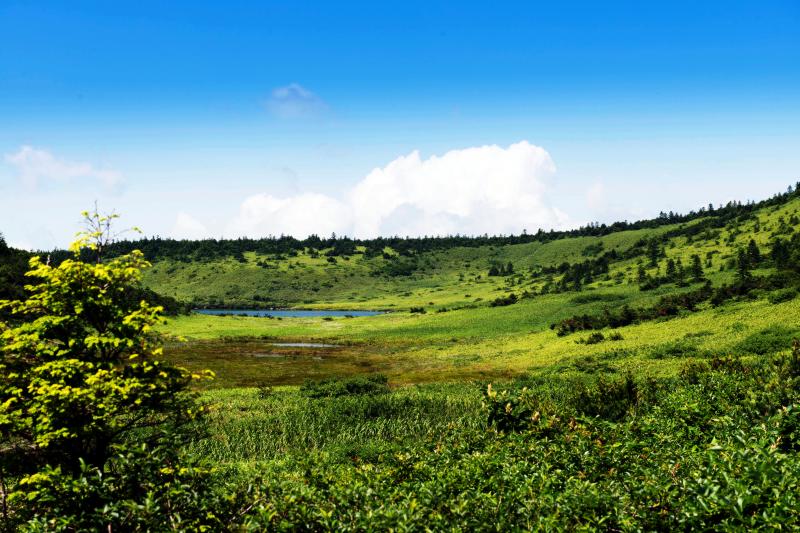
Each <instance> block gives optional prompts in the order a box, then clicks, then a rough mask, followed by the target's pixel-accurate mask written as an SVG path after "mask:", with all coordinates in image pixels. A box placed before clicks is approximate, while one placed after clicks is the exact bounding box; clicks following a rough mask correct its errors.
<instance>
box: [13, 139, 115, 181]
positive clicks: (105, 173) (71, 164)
mask: <svg viewBox="0 0 800 533" xmlns="http://www.w3.org/2000/svg"><path fill="white" fill-rule="evenodd" d="M5 161H6V163H8V164H10V165H12V166H13V167H15V168H16V169H17V173H18V175H19V178H20V180H22V182H23V183H24V184H25V185H27V186H28V187H31V188H36V187H37V186H39V185H40V184H44V183H61V184H67V183H72V182H74V181H75V180H89V181H94V182H96V183H98V184H100V185H101V186H102V187H104V188H106V189H111V190H115V189H118V188H119V187H121V185H122V182H123V176H122V174H121V173H120V172H117V171H116V170H110V169H101V168H96V167H95V166H93V165H91V164H89V163H82V162H75V161H67V160H64V159H59V158H57V157H55V156H54V155H53V154H51V153H50V152H48V151H47V150H41V149H37V148H34V147H32V146H22V147H20V149H19V150H18V151H17V152H16V153H13V154H6V155H5Z"/></svg>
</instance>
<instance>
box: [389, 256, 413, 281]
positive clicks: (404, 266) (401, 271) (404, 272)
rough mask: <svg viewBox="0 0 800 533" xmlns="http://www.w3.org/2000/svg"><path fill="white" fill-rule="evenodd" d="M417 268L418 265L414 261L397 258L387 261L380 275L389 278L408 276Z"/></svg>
mask: <svg viewBox="0 0 800 533" xmlns="http://www.w3.org/2000/svg"><path fill="white" fill-rule="evenodd" d="M418 268H419V264H418V263H417V261H416V260H414V259H407V258H402V257H398V258H393V259H392V260H390V261H387V262H386V264H385V265H384V266H383V270H382V273H383V274H385V275H387V276H391V277H397V276H410V275H411V274H413V273H414V272H416V271H417V269H418Z"/></svg>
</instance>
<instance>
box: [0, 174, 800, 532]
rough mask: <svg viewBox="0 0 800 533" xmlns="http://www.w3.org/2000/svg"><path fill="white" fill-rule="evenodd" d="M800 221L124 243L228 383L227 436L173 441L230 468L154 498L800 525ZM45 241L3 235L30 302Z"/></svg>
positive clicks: (527, 526) (445, 513) (209, 423)
mask: <svg viewBox="0 0 800 533" xmlns="http://www.w3.org/2000/svg"><path fill="white" fill-rule="evenodd" d="M799 216H800V194H799V193H798V192H797V191H796V190H795V189H791V190H790V192H787V193H785V194H782V195H777V196H775V197H773V198H771V199H769V200H767V201H764V202H760V203H758V204H753V203H750V204H744V205H742V204H737V203H731V204H729V205H728V206H726V207H724V208H720V209H708V210H703V211H700V212H696V213H693V214H690V215H687V216H681V215H675V214H666V215H663V216H661V217H659V218H658V219H656V220H652V221H643V222H641V223H635V224H631V225H628V224H620V225H613V226H610V227H604V226H590V227H588V228H580V229H578V230H575V231H574V232H571V233H563V234H553V233H539V234H537V235H533V236H528V235H523V236H507V237H502V236H501V237H478V238H475V239H467V238H461V237H455V238H442V239H387V240H383V239H381V240H374V241H352V240H349V239H343V238H340V239H327V240H322V239H309V240H307V241H297V240H294V239H288V238H282V239H262V240H244V239H242V240H237V241H216V242H214V241H162V240H159V239H152V240H144V241H134V242H122V243H117V244H116V245H114V247H112V249H111V253H112V255H113V254H124V253H126V252H127V251H130V250H132V249H134V248H137V247H141V248H142V250H143V252H144V254H145V256H146V257H147V258H148V259H149V260H150V262H151V263H152V266H151V267H150V268H149V269H147V270H146V271H145V277H144V285H145V286H144V287H143V288H142V287H137V286H135V284H134V286H131V287H127V290H126V291H124V292H122V293H120V294H121V296H120V298H119V300H118V301H115V302H116V305H120V304H121V305H124V306H127V307H137V306H138V305H139V304H138V301H139V300H140V299H146V298H149V299H150V301H151V302H152V303H155V304H161V303H167V304H170V305H171V307H172V308H173V311H174V312H175V315H174V316H171V317H169V318H168V320H167V321H166V322H165V323H163V324H161V325H160V326H158V327H159V328H160V333H162V334H163V340H164V351H163V355H162V354H161V353H160V352H156V353H157V354H158V357H159V358H161V357H163V359H164V360H165V361H164V363H165V364H167V365H169V364H170V363H171V364H173V365H175V366H178V367H183V368H184V369H186V370H188V371H189V375H190V374H195V375H196V376H198V377H199V376H201V375H203V373H202V371H203V370H206V369H210V370H212V371H213V372H214V373H215V374H216V377H215V379H213V380H199V379H198V380H190V379H188V378H186V382H185V383H189V382H191V383H192V384H193V385H192V387H193V388H194V391H195V392H196V393H197V394H198V395H199V398H200V399H201V401H202V402H203V403H204V404H205V407H206V409H207V411H206V412H205V414H204V418H203V420H202V424H201V426H202V427H198V426H191V428H192V430H191V433H190V437H189V439H188V442H187V444H186V445H185V446H184V447H182V448H180V450H178V449H176V450H171V449H170V446H169V445H168V446H167V447H166V448H160V449H159V453H163V452H165V451H168V450H171V452H170V453H172V452H175V453H177V452H178V451H180V453H182V454H184V455H183V456H182V458H183V459H182V460H184V461H187V463H188V464H198V465H213V467H214V468H213V469H211V470H202V469H201V470H197V471H196V472H195V471H193V470H191V469H181V470H172V469H170V468H166V467H162V464H161V462H159V460H153V461H151V462H153V464H156V463H157V470H156V471H153V472H150V473H149V474H148V475H149V476H152V487H153V489H152V494H153V495H154V496H153V498H160V500H159V501H161V502H166V503H160V504H158V505H162V506H173V505H174V499H173V496H174V495H180V496H181V497H182V498H184V500H183V501H184V504H185V505H186V506H187V507H186V508H188V509H200V508H203V509H205V507H204V506H208V507H209V508H210V511H209V512H205V511H204V512H203V516H204V517H205V519H208V520H209V521H210V522H212V523H214V524H215V528H216V529H225V528H228V529H232V530H276V531H278V530H315V531H316V530H319V531H327V530H337V531H338V530H375V529H393V530H408V531H415V530H435V531H438V530H537V529H545V530H691V529H705V530H708V529H729V530H749V529H776V528H784V527H789V528H792V527H795V528H796V526H797V524H800V515H799V514H798V509H800V502H798V499H797V494H800V475H798V473H800V463H799V462H798V457H799V456H798V450H800V440H798V427H800V417H798V410H797V405H798V400H800V342H798V341H797V340H796V339H797V338H798V337H800V297H798V294H799V290H800V230H798V228H800V221H799V220H798V217H799ZM28 255H30V254H27V253H25V252H20V251H17V250H11V249H8V248H4V249H0V267H2V268H0V275H1V276H3V277H2V278H0V279H3V280H5V286H4V287H3V290H4V291H5V293H10V294H12V295H14V294H22V293H23V290H22V288H21V281H20V280H21V279H22V277H21V270H22V266H21V265H22V264H23V263H24V260H26V259H27V257H28ZM63 257H64V255H63V254H61V255H60V254H59V253H58V252H55V253H53V254H52V258H53V260H54V262H57V261H60V260H61V259H63ZM96 268H97V269H99V270H100V271H102V269H104V268H105V264H103V263H100V264H97V265H96ZM75 287H77V289H76V290H78V293H79V294H81V292H80V291H81V290H82V289H80V287H82V285H81V283H76V285H75ZM48 290H49V289H48ZM101 292H102V290H101ZM179 302H183V304H188V305H189V306H195V307H197V306H209V307H228V308H232V309H237V308H238V309H240V310H241V309H249V308H263V307H270V306H281V307H296V308H318V309H340V310H357V309H379V310H386V311H388V312H386V313H383V314H379V315H376V316H365V317H351V316H337V317H330V316H329V317H316V318H265V317H254V316H242V314H241V313H240V312H238V311H237V314H234V315H228V316H209V315H202V314H198V313H188V314H187V313H184V314H179V311H180V307H181V304H180V303H179ZM34 307H35V306H34ZM70 309H72V307H69V308H68V309H67V311H66V312H65V317H66V320H71V319H73V318H74V317H73V315H74V314H75V313H73V312H72V311H71V310H70ZM51 323H52V324H56V323H58V321H38V322H32V323H30V324H24V321H23V325H22V326H21V328H22V329H21V330H20V331H22V332H25V331H28V329H27V328H32V327H36V324H40V325H41V324H51ZM5 327H6V326H3V328H5ZM3 331H5V332H9V333H6V335H10V334H11V333H10V332H11V331H12V330H11V329H4V330H3ZM121 331H127V329H126V328H122V329H121ZM142 334H143V335H146V336H148V338H149V335H150V331H149V330H147V331H143V332H142ZM26 335H27V334H26ZM9 338H11V337H9ZM25 339H28V337H27V336H26V337H25ZM111 340H112V341H113V339H111ZM26 342H27V341H26ZM304 343H305V344H304ZM56 344H57V343H56ZM24 346H26V344H25V343H20V342H10V343H8V344H7V345H5V346H2V345H0V348H4V349H6V350H7V351H9V352H10V353H11V354H12V355H13V354H14V352H13V350H16V349H19V348H20V347H23V348H24ZM42 346H44V347H45V348H47V349H49V347H50V344H47V343H45V344H43V345H42ZM130 350H138V347H136V346H134V347H131V348H130ZM130 357H131V360H133V361H136V360H138V358H139V357H140V356H139V354H138V353H134V354H131V355H130ZM30 360H31V361H34V362H35V361H37V359H36V358H31V359H30ZM13 361H14V364H17V363H16V362H17V361H18V359H13ZM60 363H63V364H66V365H67V366H68V364H69V361H60ZM125 364H127V363H124V364H121V365H120V369H121V371H125V369H126V368H127V367H126V366H125ZM160 364H161V363H160ZM134 367H135V363H134V365H132V368H134ZM89 368H91V367H89ZM173 370H175V369H174V368H173ZM176 371H177V370H176ZM184 371H185V370H183V371H177V372H184ZM162 374H163V375H164V376H167V374H166V373H162ZM71 375H72V374H69V375H68V374H63V376H64V379H67V380H71V379H72V378H70V377H69V376H71ZM58 376H62V374H58ZM58 376H57V377H58ZM37 379H39V378H37ZM58 379H62V378H61V377H59V378H58ZM70 383H71V382H70ZM70 387H72V385H69V386H67V387H65V388H64V389H63V390H64V391H68V390H72V389H71V388H70ZM114 390H117V389H114ZM120 390H122V389H120ZM36 391H42V392H43V393H46V394H48V395H52V396H57V397H61V394H62V392H61V391H62V389H60V388H58V387H39V388H37V389H36ZM17 392H18V389H13V391H11V392H10V393H9V394H10V395H9V396H8V397H9V398H10V399H9V400H8V403H7V404H6V405H14V403H13V402H14V401H16V396H15V395H16V394H17ZM125 394H127V393H124V394H123V396H125ZM12 396H13V397H12ZM65 396H68V394H65ZM48 397H49V396H48ZM167 397H171V396H169V395H168V396H167ZM64 412H65V413H68V412H71V411H64ZM26 420H27V419H26ZM145 433H146V432H145ZM143 450H144V449H143ZM120 461H122V462H121V463H120V464H121V465H123V466H125V465H128V466H125V468H132V470H130V471H126V472H128V474H125V475H130V476H132V478H133V479H139V478H141V475H142V474H141V471H140V469H139V468H138V466H137V465H138V462H133V463H130V462H125V461H131V460H129V459H125V460H124V461H123V460H122V459H120ZM147 464H148V465H149V464H150V463H147ZM176 472H177V475H180V476H184V475H186V476H188V477H185V478H181V479H184V480H185V481H180V484H169V483H168V484H166V485H164V484H163V482H162V480H163V479H165V476H169V475H172V474H176ZM205 472H210V474H209V475H212V476H213V477H212V478H208V479H209V481H208V484H206V485H202V486H200V487H199V488H198V487H197V486H195V485H194V483H196V482H195V481H193V479H195V478H192V477H191V476H192V475H197V476H200V478H202V479H206V478H203V476H205V474H204V473H205ZM81 476H83V477H80V478H79V479H78V481H75V483H76V484H75V485H70V487H94V486H96V485H97V484H100V485H97V486H101V487H104V486H105V485H102V483H103V480H104V479H106V478H105V477H104V476H96V477H95V478H91V479H89V478H88V477H87V476H85V475H83V474H81ZM48 479H49V478H48ZM57 479H60V478H57ZM70 479H72V478H70ZM111 479H112V480H113V479H114V478H111ZM147 479H151V478H150V477H148V478H147ZM148 482H150V481H148ZM70 483H72V481H70ZM110 483H113V481H111V482H110ZM165 487H166V488H165ZM88 490H90V489H87V488H83V489H80V490H78V489H72V488H70V489H69V491H67V492H68V493H69V494H73V493H74V494H78V495H81V494H83V493H84V492H83V491H88ZM92 490H94V489H92ZM98 490H100V489H98ZM102 490H107V489H105V488H103V489H102ZM114 490H117V489H114ZM67 492H64V494H66V493H67ZM36 494H39V493H36ZM41 494H49V492H46V491H45V492H42V493H41ZM59 494H61V493H59ZM150 494H151V493H148V498H149V497H150ZM198 495H202V496H198ZM135 497H138V495H136V496H132V497H131V498H135ZM76 498H77V496H76ZM48 501H49V500H48ZM66 501H70V502H73V501H77V500H74V498H73V499H67V500H66ZM184 504H182V505H184ZM74 505H75V506H76V508H80V509H83V507H82V506H83V505H84V503H83V500H81V501H80V502H78V503H76V504H74ZM91 505H96V504H94V503H93V504H91ZM126 505H127V504H126ZM137 505H138V504H137ZM147 505H150V504H147ZM147 505H143V506H142V507H135V506H134V505H131V506H130V507H129V508H130V509H138V510H134V511H129V512H132V513H133V512H137V513H138V512H141V513H146V512H149V511H146V510H147V509H149V507H147ZM153 505H155V504H153ZM151 507H152V508H153V509H156V508H157V507H155V506H152V505H151ZM170 508H172V507H170ZM97 509H100V510H99V511H97V512H98V513H100V514H102V515H103V516H105V514H104V513H109V512H111V511H108V509H109V508H108V507H102V506H101V507H97ZM142 509H144V510H142ZM147 516H151V515H149V514H148V515H147ZM153 516H155V515H153ZM104 520H105V518H104Z"/></svg>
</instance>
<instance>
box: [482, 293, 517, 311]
mask: <svg viewBox="0 0 800 533" xmlns="http://www.w3.org/2000/svg"><path fill="white" fill-rule="evenodd" d="M517 301H518V298H517V295H516V294H514V293H513V292H512V293H511V294H509V295H508V296H499V297H497V298H495V299H494V300H492V302H491V303H490V304H489V305H491V306H492V307H503V306H506V305H514V304H515V303H517Z"/></svg>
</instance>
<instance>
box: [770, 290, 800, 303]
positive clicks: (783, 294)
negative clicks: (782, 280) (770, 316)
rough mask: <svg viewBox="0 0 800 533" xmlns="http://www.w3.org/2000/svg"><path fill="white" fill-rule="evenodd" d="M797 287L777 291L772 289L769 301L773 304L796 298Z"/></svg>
mask: <svg viewBox="0 0 800 533" xmlns="http://www.w3.org/2000/svg"><path fill="white" fill-rule="evenodd" d="M797 294H798V293H797V289H795V288H793V287H790V288H788V289H780V290H777V291H772V292H771V293H770V294H769V296H768V299H769V303H771V304H780V303H783V302H788V301H790V300H794V299H795V298H797Z"/></svg>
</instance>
